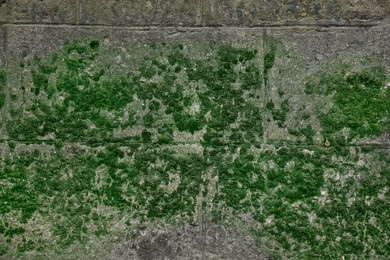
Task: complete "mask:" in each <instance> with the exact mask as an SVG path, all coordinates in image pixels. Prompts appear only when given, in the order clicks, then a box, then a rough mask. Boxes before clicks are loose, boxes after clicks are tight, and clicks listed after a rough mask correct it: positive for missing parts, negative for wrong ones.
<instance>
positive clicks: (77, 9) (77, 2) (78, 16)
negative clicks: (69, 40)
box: [76, 0, 81, 25]
mask: <svg viewBox="0 0 390 260" xmlns="http://www.w3.org/2000/svg"><path fill="white" fill-rule="evenodd" d="M80 12H81V8H80V0H77V1H76V24H77V25H79V24H80V15H81V14H80Z"/></svg>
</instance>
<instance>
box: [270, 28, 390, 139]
mask: <svg viewBox="0 0 390 260" xmlns="http://www.w3.org/2000/svg"><path fill="white" fill-rule="evenodd" d="M265 31H266V34H265V35H266V36H265V40H264V42H265V46H266V47H265V49H266V50H267V49H268V50H270V48H271V46H272V47H274V48H275V60H274V63H273V65H272V68H270V69H269V71H268V73H267V78H268V84H267V86H268V87H267V101H266V103H268V102H270V101H272V102H273V103H274V104H275V108H273V109H276V110H278V109H280V108H281V106H282V103H283V102H285V103H284V104H288V108H287V107H286V110H288V111H289V112H288V113H287V114H286V115H285V116H286V117H285V118H283V122H281V121H278V120H276V121H273V122H272V123H270V124H268V125H267V126H266V128H267V127H268V129H267V130H266V131H265V135H266V136H267V137H268V138H270V139H276V140H281V139H286V140H297V139H296V138H297V136H293V135H291V134H289V132H288V129H291V130H292V129H293V128H294V127H297V126H300V127H301V128H305V127H313V130H314V132H313V134H314V139H315V140H314V141H315V143H317V144H321V143H323V142H324V141H325V139H326V138H329V135H328V136H326V135H321V134H320V132H321V126H320V125H321V124H320V122H319V121H318V118H317V119H316V118H315V117H313V115H319V114H321V113H322V112H321V111H324V110H327V109H329V108H330V107H331V106H332V102H331V100H330V99H329V98H328V97H326V96H322V95H320V89H318V90H314V92H316V91H318V93H317V92H316V93H317V96H316V97H314V96H313V95H305V94H304V93H305V88H306V87H307V85H308V84H311V83H312V82H313V78H314V77H317V78H321V77H323V78H325V76H324V74H328V76H330V74H332V73H335V74H336V73H341V71H343V70H347V71H348V72H347V73H346V76H345V77H347V76H348V75H349V74H353V73H354V72H363V71H366V72H367V71H370V70H371V69H369V68H375V67H380V68H383V70H384V72H383V74H384V75H386V74H387V75H388V74H389V72H390V59H389V55H390V48H389V46H388V42H389V40H390V36H389V33H388V32H389V30H388V27H387V26H377V27H373V28H371V29H368V30H367V29H358V28H346V29H338V30H331V29H322V30H313V29H298V28H296V29H293V28H290V29H283V28H275V29H266V30H265ZM343 67H344V69H343ZM346 67H348V69H346ZM364 73H365V72H364ZM314 75H316V76H314ZM378 75H379V74H378ZM324 80H325V79H324ZM314 81H315V80H314ZM339 84H342V82H340V83H339ZM318 87H319V86H318ZM382 87H383V86H382ZM379 91H380V90H379ZM373 93H374V92H373ZM350 94H351V96H350V97H351V100H352V99H353V97H352V92H351V93H350ZM306 98H307V99H306ZM313 98H315V100H316V101H313ZM355 102H357V101H356V100H355ZM370 104H372V105H373V106H375V105H374V102H373V101H371V102H369V104H366V105H362V106H365V107H366V108H367V110H366V111H365V112H366V113H369V112H368V111H369V107H368V106H369V105H370ZM354 113H359V112H358V111H357V109H355V112H354ZM299 115H306V116H305V117H306V119H305V120H303V119H302V117H301V116H299ZM309 115H310V116H309ZM350 116H352V115H350ZM383 116H384V117H388V115H387V112H386V113H384V114H383ZM270 117H271V118H272V115H270ZM357 117H358V116H357V114H356V117H355V118H357ZM339 120H341V119H339ZM351 120H352V119H351ZM278 125H279V126H278ZM356 128H358V127H357V126H356ZM290 132H292V131H290ZM298 139H299V137H298ZM366 141H368V140H366ZM362 142H363V140H362ZM364 142H365V141H364ZM369 142H372V141H369ZM377 142H379V143H381V142H383V140H382V139H379V140H377Z"/></svg>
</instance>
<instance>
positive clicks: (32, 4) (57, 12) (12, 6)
mask: <svg viewBox="0 0 390 260" xmlns="http://www.w3.org/2000/svg"><path fill="white" fill-rule="evenodd" d="M3 2H4V6H5V12H4V13H5V18H6V21H7V22H8V23H32V24H36V23H44V24H76V23H77V19H78V7H77V2H78V1H77V0H67V1H62V0H32V1H30V0H5V1H3ZM0 8H1V7H0ZM0 10H1V9H0ZM0 12H1V11H0ZM0 14H1V13H0Z"/></svg>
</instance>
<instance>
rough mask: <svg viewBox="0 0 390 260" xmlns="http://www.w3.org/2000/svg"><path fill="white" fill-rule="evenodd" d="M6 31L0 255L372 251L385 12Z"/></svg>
mask: <svg viewBox="0 0 390 260" xmlns="http://www.w3.org/2000/svg"><path fill="white" fill-rule="evenodd" d="M7 29H8V40H7V46H6V49H7V64H6V65H7V66H6V67H5V73H6V76H7V91H8V92H9V93H8V95H9V99H8V100H6V107H7V111H6V117H7V118H8V121H7V123H6V126H5V127H3V128H2V129H3V130H4V129H6V130H7V135H6V136H5V137H4V136H1V137H2V138H3V139H4V140H3V141H1V142H0V159H1V160H0V181H1V183H0V184H4V185H2V186H1V188H0V216H1V220H2V221H0V241H7V242H6V243H5V244H1V243H0V254H1V256H0V258H1V257H4V258H5V259H10V258H11V259H12V258H22V257H25V258H27V257H29V258H33V257H36V258H40V257H47V256H50V258H52V259H63V258H66V257H67V258H81V259H89V258H90V259H99V258H100V259H121V258H122V259H129V258H130V259H159V258H163V257H166V258H171V259H175V257H176V258H177V259H186V258H187V259H208V258H210V259H240V257H242V258H243V259H261V257H263V258H265V259H267V257H268V256H271V257H270V258H272V256H274V257H275V258H291V259H305V258H325V259H341V258H348V259H349V258H351V259H382V258H384V257H385V256H386V254H387V244H386V241H387V240H386V239H387V238H388V237H389V235H390V234H389V230H388V228H387V226H388V219H389V218H390V212H389V209H390V207H388V204H389V203H388V201H390V200H389V189H388V187H389V180H388V171H387V169H388V165H389V163H390V157H389V153H388V149H389V144H390V140H389V138H388V137H389V136H388V129H389V125H390V120H389V119H390V116H389V115H390V110H389V106H388V100H389V99H390V90H389V88H388V87H389V83H388V82H389V76H388V75H389V62H388V61H389V60H388V58H389V48H388V44H387V43H388V42H389V37H390V36H389V34H387V30H388V24H386V23H385V24H383V25H380V26H375V27H372V28H371V29H367V28H366V29H362V28H354V29H351V28H350V29H346V28H336V29H335V28H333V29H329V28H317V29H310V28H290V29H283V28H274V29H269V28H267V29H266V28H264V29H261V28H251V29H250V28H246V29H241V28H214V29H213V28H195V29H193V28H188V29H185V28H184V29H183V28H178V29H172V28H163V29H157V28H154V29H150V30H139V29H136V28H134V29H129V28H115V27H114V28H113V27H109V26H96V27H93V26H78V27H72V26H68V27H58V26H31V25H29V26H17V25H16V26H15V25H8V26H7ZM3 75H4V74H3ZM271 101H272V102H271ZM3 114H4V113H3ZM386 205H387V206H386ZM160 223H161V224H160ZM167 223H168V224H167ZM153 226H155V228H153ZM254 241H256V242H254ZM254 243H256V244H254ZM106 249H107V250H106ZM240 249H241V250H242V251H241V252H240ZM65 256H66V257H65Z"/></svg>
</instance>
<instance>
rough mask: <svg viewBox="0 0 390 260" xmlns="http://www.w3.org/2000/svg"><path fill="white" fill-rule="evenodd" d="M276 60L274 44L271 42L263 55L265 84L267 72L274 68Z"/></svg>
mask: <svg viewBox="0 0 390 260" xmlns="http://www.w3.org/2000/svg"><path fill="white" fill-rule="evenodd" d="M275 58H276V44H275V43H273V42H270V44H268V45H267V49H266V53H265V55H264V70H263V74H264V81H265V83H267V81H268V71H269V70H270V69H271V68H272V67H273V66H274V62H275Z"/></svg>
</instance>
